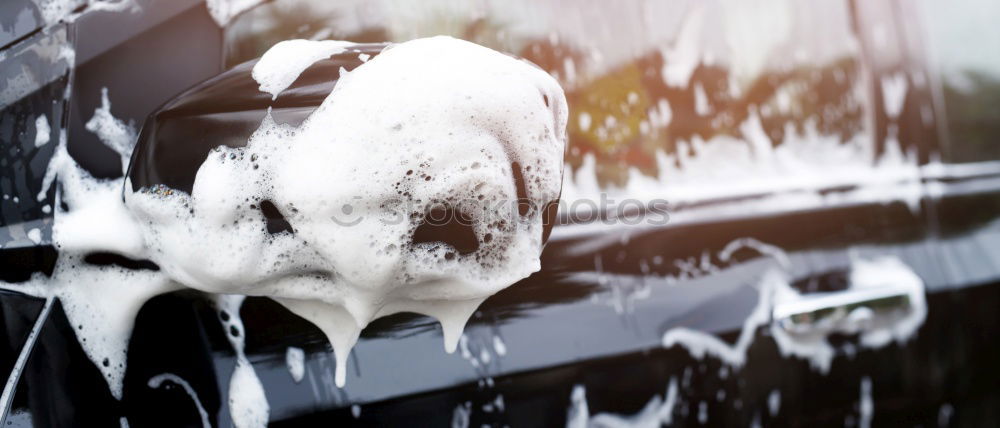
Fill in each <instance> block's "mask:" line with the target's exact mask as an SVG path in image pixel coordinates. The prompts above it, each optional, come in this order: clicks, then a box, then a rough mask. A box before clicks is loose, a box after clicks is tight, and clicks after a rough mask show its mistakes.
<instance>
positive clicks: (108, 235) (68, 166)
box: [0, 114, 179, 398]
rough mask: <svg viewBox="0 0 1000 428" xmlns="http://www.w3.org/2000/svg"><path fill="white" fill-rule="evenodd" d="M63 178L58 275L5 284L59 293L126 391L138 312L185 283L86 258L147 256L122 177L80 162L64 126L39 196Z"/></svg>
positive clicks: (98, 360) (115, 390) (87, 342)
mask: <svg viewBox="0 0 1000 428" xmlns="http://www.w3.org/2000/svg"><path fill="white" fill-rule="evenodd" d="M95 116H96V114H95ZM102 141H105V143H107V141H106V140H104V139H102ZM109 147H111V148H112V149H115V150H116V151H119V154H121V155H122V156H127V153H129V152H130V151H131V145H128V146H125V145H117V146H109ZM57 178H58V181H59V184H60V187H59V189H60V192H59V193H58V194H57V201H56V206H57V207H59V206H61V205H63V204H65V205H66V207H67V208H68V209H66V210H63V209H61V208H59V209H56V210H55V213H54V218H55V222H54V224H53V228H52V240H53V244H54V245H55V247H56V248H57V249H59V251H60V255H59V258H58V259H57V261H56V266H55V268H54V270H53V273H52V276H51V277H46V276H44V275H42V274H36V275H34V276H33V277H32V278H31V280H30V281H28V282H26V283H20V284H0V287H3V288H7V289H12V290H17V291H21V292H25V293H28V294H31V295H34V296H38V297H46V298H49V297H57V298H58V299H59V301H60V303H61V304H62V307H63V310H64V312H65V313H66V317H67V319H68V321H69V323H70V325H72V326H73V327H74V330H75V332H76V335H77V338H78V339H79V341H80V345H81V347H82V348H83V350H84V353H86V354H87V356H88V357H89V358H90V359H91V361H93V362H94V364H95V365H96V366H97V368H98V369H99V370H100V372H101V374H102V375H104V378H105V380H106V381H107V382H108V386H109V389H110V391H111V394H112V395H113V396H114V397H115V398H121V393H122V381H123V379H124V374H125V363H126V352H127V349H128V342H129V338H130V336H131V334H132V327H133V325H134V323H135V316H136V314H137V313H138V311H139V309H140V308H141V307H142V305H143V304H144V303H145V302H146V301H147V300H148V299H149V298H151V297H153V296H155V295H157V294H161V293H165V292H167V291H171V290H174V289H177V288H179V286H178V285H177V284H175V283H173V282H172V281H171V280H170V279H168V278H167V277H166V276H164V275H163V274H162V273H160V272H155V271H150V270H130V269H125V268H122V267H118V266H115V265H108V266H99V265H93V264H90V263H86V262H85V261H84V256H85V255H86V254H87V253H90V252H96V251H103V252H111V253H117V254H121V255H124V256H126V257H131V258H135V259H141V258H143V257H142V255H143V252H144V247H143V245H142V242H143V240H142V237H141V235H140V234H139V230H138V228H136V227H135V224H134V223H135V221H134V220H133V219H132V217H131V215H130V214H129V213H128V212H127V211H126V209H125V207H124V205H123V204H122V201H121V188H122V185H123V180H121V179H118V180H98V179H95V178H93V177H92V176H91V175H90V174H89V173H87V172H86V171H84V170H83V169H82V168H80V166H79V165H77V164H76V163H75V162H74V161H73V160H72V158H70V156H69V154H68V152H67V151H66V133H65V130H61V131H60V138H59V143H58V146H57V147H56V150H55V152H54V153H53V156H52V160H51V161H50V162H49V166H48V169H47V170H46V173H45V178H44V180H43V188H42V192H41V193H40V194H39V200H42V199H44V197H45V194H46V193H47V191H48V188H49V186H51V185H52V183H53V182H54V181H56V179H57ZM39 235H40V233H39ZM39 240H40V236H39ZM124 284H127V285H128V286H124Z"/></svg>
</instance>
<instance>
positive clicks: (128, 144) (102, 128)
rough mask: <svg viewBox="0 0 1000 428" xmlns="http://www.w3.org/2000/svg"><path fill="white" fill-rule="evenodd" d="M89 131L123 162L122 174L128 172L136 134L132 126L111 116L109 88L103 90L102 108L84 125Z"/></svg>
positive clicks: (95, 111)
mask: <svg viewBox="0 0 1000 428" xmlns="http://www.w3.org/2000/svg"><path fill="white" fill-rule="evenodd" d="M84 126H85V127H86V128H87V130H88V131H90V132H93V133H94V134H95V135H97V138H99V139H100V140H101V142H103V143H104V145H106V146H108V147H110V148H111V149H113V150H114V151H115V152H116V153H118V156H119V158H120V160H121V165H122V174H124V173H125V171H127V170H128V162H129V158H130V157H131V155H132V146H133V145H135V138H136V132H135V127H134V126H133V125H132V124H127V123H125V122H123V121H121V120H120V119H118V118H115V117H114V116H113V115H112V114H111V102H110V101H108V88H101V106H100V107H98V108H97V110H94V115H93V116H92V117H91V118H90V120H88V121H87V123H86V125H84Z"/></svg>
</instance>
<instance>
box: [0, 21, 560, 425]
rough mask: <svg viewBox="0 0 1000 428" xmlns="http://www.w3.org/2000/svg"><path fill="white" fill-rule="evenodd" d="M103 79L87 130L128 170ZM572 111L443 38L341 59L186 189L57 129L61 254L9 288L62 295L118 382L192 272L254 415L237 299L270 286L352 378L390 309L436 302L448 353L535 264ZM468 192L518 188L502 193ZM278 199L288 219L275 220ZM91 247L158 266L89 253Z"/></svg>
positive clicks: (531, 74) (318, 51)
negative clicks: (95, 159)
mask: <svg viewBox="0 0 1000 428" xmlns="http://www.w3.org/2000/svg"><path fill="white" fill-rule="evenodd" d="M343 46H345V44H343V43H342V42H335V43H330V42H306V41H296V42H294V43H281V44H278V45H276V46H275V47H274V48H272V51H269V52H268V54H266V55H265V59H266V58H305V59H303V60H302V61H298V60H296V61H273V60H264V59H262V60H261V61H260V62H259V63H258V64H257V66H258V67H257V68H255V69H254V72H253V75H254V77H258V78H259V80H258V83H259V84H260V85H261V88H262V90H266V91H268V92H269V93H271V94H272V97H277V96H278V95H279V93H280V92H281V91H282V90H283V89H284V88H287V87H288V85H289V84H291V83H292V82H294V81H295V78H296V76H298V75H299V74H300V73H301V72H302V71H303V70H304V69H305V68H308V66H309V64H311V62H313V61H316V60H319V59H322V58H324V57H326V56H329V55H331V54H335V53H336V52H339V51H340V50H341V49H342V47H343ZM292 63H294V64H295V65H294V66H289V64H292ZM337 77H338V76H331V79H336V78H337ZM102 95H103V97H102V98H103V99H102V105H101V107H100V108H98V109H97V110H96V111H95V114H94V116H93V118H92V119H91V120H90V121H89V122H88V123H87V129H88V130H90V131H91V132H94V133H95V134H97V135H98V137H100V139H101V140H102V141H103V142H104V144H105V145H107V146H108V147H111V148H112V149H114V150H115V151H116V152H118V154H119V156H120V157H121V159H122V166H123V171H124V169H125V167H126V160H127V159H129V158H130V157H131V152H132V148H133V146H134V144H135V135H136V134H135V131H134V129H133V128H132V127H131V126H130V125H129V124H126V123H124V122H122V121H120V120H118V119H115V118H114V116H113V115H112V114H111V104H110V102H109V101H108V97H107V93H106V92H104V93H103V94H102ZM567 110H568V109H567V107H566V100H565V96H564V94H563V91H562V89H561V88H560V87H559V85H558V84H557V83H556V82H555V80H554V79H553V78H552V77H550V76H549V75H548V74H547V73H545V72H544V71H542V70H540V69H538V68H536V67H534V66H533V65H531V64H529V63H526V62H524V61H520V60H517V59H514V58H511V57H509V56H506V55H503V54H500V53H498V52H495V51H492V50H490V49H487V48H484V47H480V46H478V45H475V44H472V43H468V42H464V41H459V40H456V39H451V38H447V37H435V38H429V39H418V40H414V41H411V42H407V43H402V44H398V45H393V46H391V49H386V50H385V51H383V52H382V53H380V54H379V55H376V56H373V57H372V58H370V59H369V60H368V61H366V62H365V63H363V64H362V65H360V66H358V67H357V68H355V69H354V70H353V71H351V72H350V73H347V72H345V71H343V70H342V71H341V73H340V76H339V81H338V83H337V84H336V86H335V87H334V89H333V91H332V92H331V93H330V94H329V95H328V96H327V97H326V99H325V100H324V101H323V102H322V104H321V105H320V106H319V107H318V108H317V109H316V110H315V111H314V112H313V113H312V114H311V115H310V116H309V117H308V118H307V119H306V120H305V121H304V122H303V123H302V124H301V125H300V126H298V127H292V126H288V125H285V124H279V123H276V122H275V121H274V120H273V119H272V118H271V116H270V114H268V115H267V117H265V119H264V120H263V122H262V123H261V125H260V127H259V129H258V130H257V131H256V132H254V134H253V135H252V136H251V137H250V139H249V141H248V142H247V144H246V146H245V147H239V148H227V147H219V148H216V149H215V150H213V151H212V152H211V153H210V154H209V156H208V158H207V159H206V160H205V161H204V163H203V164H202V165H201V167H200V168H199V170H198V173H197V175H196V177H195V181H194V186H193V190H192V191H191V192H190V194H188V193H185V192H181V191H177V190H174V189H170V188H166V187H163V186H159V187H152V188H142V189H139V190H137V191H134V192H133V191H131V190H132V186H131V184H130V183H129V182H128V180H127V179H124V178H122V179H116V180H99V179H96V178H94V177H92V176H91V175H90V174H88V173H87V172H86V171H85V170H83V169H82V168H80V167H79V165H77V164H76V162H74V161H73V159H72V158H71V157H70V156H69V154H68V152H67V151H66V144H67V141H66V135H65V132H64V131H61V132H60V138H59V142H58V147H57V150H56V153H55V155H54V156H53V158H52V160H51V162H50V165H49V168H48V170H47V172H46V175H45V179H44V186H43V187H44V188H43V192H42V193H41V194H40V195H39V197H40V199H44V195H45V194H46V191H47V189H48V188H49V187H50V186H51V185H52V184H53V183H56V182H58V185H59V186H58V192H57V199H58V200H57V201H56V203H55V204H54V207H57V209H56V210H55V213H54V217H55V218H54V221H55V222H54V227H53V242H54V243H55V246H56V247H57V248H58V249H59V251H60V256H59V259H58V261H57V265H56V268H55V271H54V273H53V274H52V276H51V277H45V276H43V275H36V276H35V277H33V278H32V279H31V280H30V281H28V282H26V283H20V284H4V285H3V287H4V288H9V289H15V290H18V291H21V292H27V293H30V294H34V295H37V296H43V297H56V298H58V299H59V300H60V302H61V303H62V305H63V307H64V310H65V311H66V314H67V317H68V318H69V320H70V322H71V323H73V325H74V326H76V327H78V329H77V334H78V338H79V339H80V341H81V344H82V345H83V347H84V350H85V351H86V353H87V355H88V356H89V357H90V358H91V360H92V361H93V362H94V363H95V365H97V367H98V368H99V369H100V370H101V372H102V374H104V377H105V379H106V380H107V382H108V384H109V387H110V390H111V392H112V394H113V395H114V396H115V397H116V398H121V393H122V379H123V377H124V371H125V362H126V359H125V357H126V355H125V352H126V350H127V344H128V340H129V337H130V336H131V332H132V327H133V324H134V319H135V315H136V314H137V312H138V310H139V309H140V308H141V307H142V304H143V303H144V302H145V301H146V300H148V299H149V298H151V297H153V296H155V295H157V294H161V293H165V292H168V291H172V290H176V289H180V288H183V287H188V288H193V289H197V290H201V291H204V292H206V293H209V294H210V295H218V296H217V297H216V298H215V299H216V300H215V301H216V304H217V305H218V307H219V308H220V309H221V310H225V311H227V312H228V313H229V315H230V321H228V322H225V327H226V328H227V334H229V336H230V337H229V338H230V340H231V343H232V346H233V349H234V353H235V354H236V363H235V368H234V372H233V376H232V378H231V382H230V414H231V416H232V417H233V420H234V423H235V424H236V425H237V426H262V425H264V424H266V422H267V418H268V412H267V401H266V396H265V394H264V391H263V388H262V386H261V384H260V381H259V379H257V377H256V375H255V374H254V372H253V366H252V364H251V363H250V361H249V359H248V358H247V356H246V355H245V352H244V350H243V337H244V335H245V334H246V332H245V331H243V328H242V324H241V323H240V322H239V319H238V310H239V306H240V303H242V299H243V297H244V296H246V295H254V296H264V297H269V298H273V299H274V300H276V301H277V302H279V303H281V304H282V305H283V306H285V307H286V308H288V309H289V310H290V311H291V312H293V313H295V314H297V315H298V316H301V317H303V318H305V319H306V320H308V321H310V322H312V323H313V324H315V325H316V326H318V327H319V328H320V330H322V331H323V333H324V334H325V335H326V336H327V338H328V339H329V341H330V344H331V346H332V348H333V352H334V354H335V356H336V360H337V367H336V372H337V373H336V376H335V377H336V383H337V385H340V386H342V385H344V383H345V382H346V360H347V356H348V355H349V354H350V350H351V348H352V347H353V346H354V344H355V343H356V342H357V340H358V336H359V334H360V331H361V330H362V329H363V328H364V327H365V326H367V325H368V323H370V322H371V321H373V320H374V319H376V318H379V317H382V316H387V315H391V314H394V313H398V312H416V313H420V314H424V315H428V316H431V317H434V318H436V319H438V320H439V321H440V323H441V326H442V333H443V336H444V347H445V350H446V351H448V352H453V351H454V350H455V348H456V347H457V344H458V341H459V338H460V337H461V333H462V330H463V329H464V326H465V324H466V322H467V320H468V319H469V317H470V316H471V314H472V313H473V312H474V311H475V309H476V308H477V307H478V306H479V304H480V303H481V302H482V301H483V300H485V299H486V298H487V297H489V296H490V295H492V294H494V293H496V292H497V291H499V290H501V289H503V288H506V287H508V286H510V285H511V284H513V283H514V282H516V281H518V280H520V279H522V278H524V277H526V276H528V275H530V274H531V273H533V272H535V271H537V270H538V269H539V268H540V262H539V255H540V253H541V248H542V245H543V242H544V240H543V224H542V223H543V220H544V216H545V214H546V213H545V211H546V210H545V209H543V207H545V206H546V204H549V203H552V202H553V201H556V200H558V197H559V192H560V185H561V182H562V179H561V176H562V168H563V158H562V156H563V152H564V148H565V143H566V132H565V127H566V115H567ZM331 166H335V167H331ZM122 189H125V191H124V192H122ZM525 200H527V202H525ZM463 201H479V202H481V203H483V204H487V205H483V206H493V207H501V208H502V207H504V205H503V203H504V202H509V201H517V203H516V204H514V205H513V207H514V209H512V210H504V209H500V208H495V209H494V211H490V210H483V209H479V210H477V209H470V208H467V207H466V208H463V207H462V206H461V205H460V204H461V203H462V202H463ZM488 204H494V205H488ZM63 205H65V206H66V207H67V209H62V208H59V207H62V206H63ZM346 206H350V207H351V212H352V213H353V215H354V217H353V218H352V219H351V221H347V222H345V221H341V220H342V219H340V218H338V217H337V215H339V214H342V213H343V212H345V209H344V207H346ZM265 207H266V208H265ZM481 207H482V206H480V208H481ZM267 210H271V211H272V212H276V213H277V216H279V217H281V219H282V220H283V221H284V222H285V223H284V224H285V225H286V227H285V228H283V229H281V230H271V229H272V228H270V227H268V221H269V220H268V216H269V214H267V213H265V211H267ZM440 210H444V212H448V213H452V214H455V215H457V216H458V217H460V218H462V219H463V221H467V223H468V224H463V225H461V227H460V229H458V230H460V231H461V232H462V233H463V234H464V235H462V236H464V237H465V238H463V239H465V241H454V240H449V239H450V238H449V237H448V236H440V235H435V233H437V232H435V230H436V229H434V228H433V227H428V226H427V225H428V223H427V222H428V220H427V219H428V218H429V216H430V215H431V214H433V213H436V212H439V211H440ZM354 220H357V221H354ZM468 237H472V238H471V240H470V239H468ZM418 238H419V239H418ZM95 252H101V253H111V254H114V255H118V256H123V257H126V258H128V259H133V260H148V261H149V262H151V264H152V265H154V266H155V269H131V268H125V267H120V266H117V265H113V264H112V265H101V264H93V263H90V262H88V261H87V255H89V254H91V253H95ZM126 285H127V286H126ZM237 324H238V325H237ZM231 328H236V329H237V330H238V335H237V336H238V337H237V336H233V335H231V334H230V329H231Z"/></svg>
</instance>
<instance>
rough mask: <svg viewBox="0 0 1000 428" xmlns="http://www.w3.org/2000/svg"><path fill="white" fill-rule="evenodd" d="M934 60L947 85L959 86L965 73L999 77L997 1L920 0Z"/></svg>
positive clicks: (999, 14) (999, 39)
mask: <svg viewBox="0 0 1000 428" xmlns="http://www.w3.org/2000/svg"><path fill="white" fill-rule="evenodd" d="M921 6H922V7H923V8H924V13H923V15H924V18H925V21H926V25H927V28H928V30H929V32H930V37H929V40H928V42H929V44H930V47H931V48H932V49H933V52H934V58H935V60H936V61H937V62H938V66H939V67H940V70H941V71H942V72H943V74H944V76H945V79H948V81H949V83H953V84H961V82H962V81H963V80H964V79H963V78H962V76H961V74H962V72H964V71H978V72H982V73H986V74H989V75H992V76H995V77H1000V24H998V21H1000V2H997V1H996V0H952V1H946V2H941V1H936V0H923V1H921Z"/></svg>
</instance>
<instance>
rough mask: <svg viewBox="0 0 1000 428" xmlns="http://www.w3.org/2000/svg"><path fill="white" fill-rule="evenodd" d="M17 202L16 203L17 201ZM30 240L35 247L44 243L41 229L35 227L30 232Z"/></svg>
mask: <svg viewBox="0 0 1000 428" xmlns="http://www.w3.org/2000/svg"><path fill="white" fill-rule="evenodd" d="M15 202H16V201H15ZM28 239H29V240H30V241H31V242H33V243H35V245H38V244H41V243H42V231H41V229H39V228H37V227H35V228H32V229H31V230H29V231H28Z"/></svg>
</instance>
